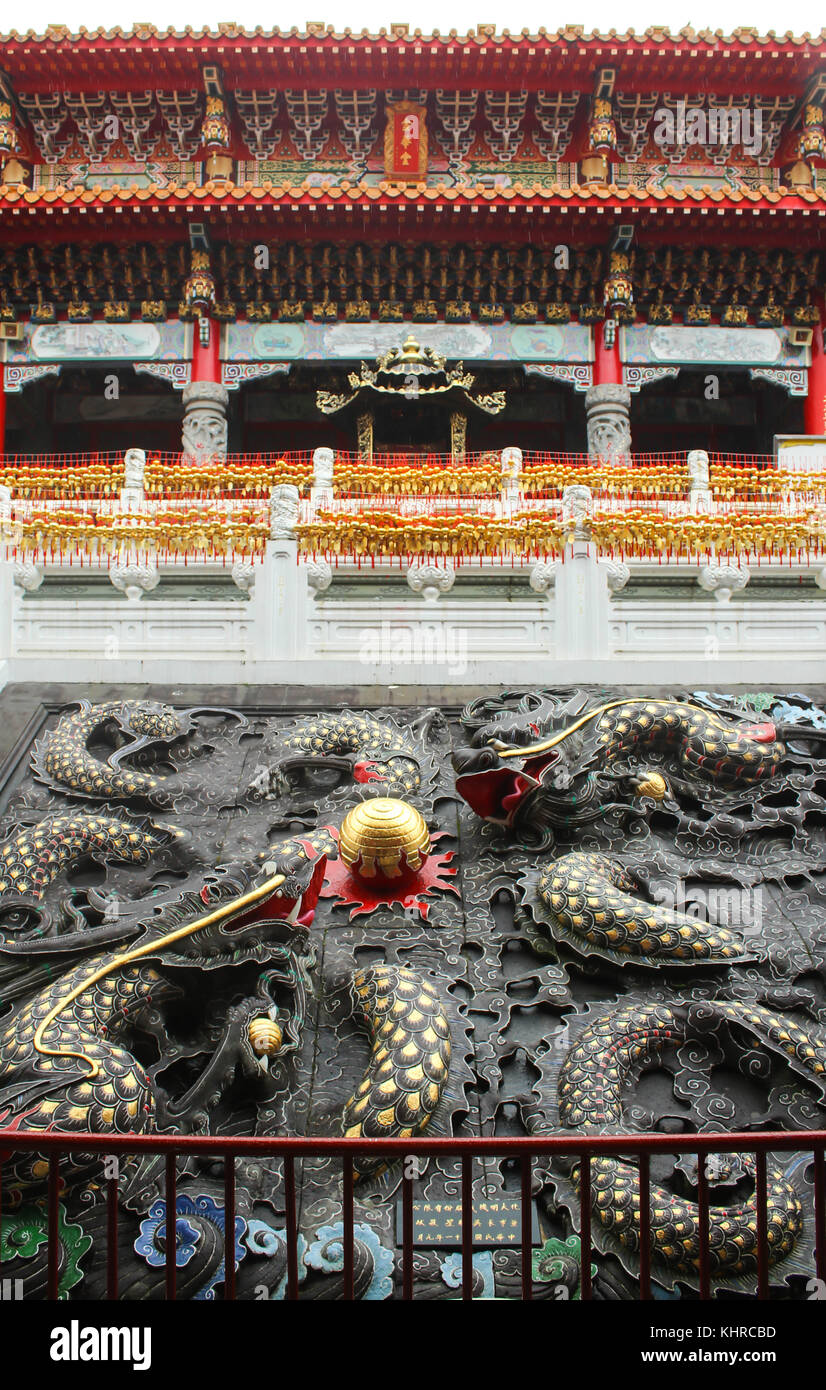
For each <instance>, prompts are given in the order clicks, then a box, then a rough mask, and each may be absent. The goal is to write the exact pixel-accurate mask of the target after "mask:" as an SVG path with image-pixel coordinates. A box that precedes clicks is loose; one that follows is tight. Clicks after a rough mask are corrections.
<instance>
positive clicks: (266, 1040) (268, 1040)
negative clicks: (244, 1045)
mask: <svg viewBox="0 0 826 1390" xmlns="http://www.w3.org/2000/svg"><path fill="white" fill-rule="evenodd" d="M248 1032H249V1040H250V1043H251V1045H252V1050H253V1052H254V1053H255V1055H256V1057H274V1056H275V1054H276V1052H280V1051H281V1044H282V1042H283V1041H284V1034H283V1033H282V1032H281V1029H280V1028H279V1026H278V1024H277V1023H276V1022H275V1019H273V1018H267V1016H266V1015H264V1016H263V1017H262V1018H253V1019H251V1020H250V1025H249V1030H248Z"/></svg>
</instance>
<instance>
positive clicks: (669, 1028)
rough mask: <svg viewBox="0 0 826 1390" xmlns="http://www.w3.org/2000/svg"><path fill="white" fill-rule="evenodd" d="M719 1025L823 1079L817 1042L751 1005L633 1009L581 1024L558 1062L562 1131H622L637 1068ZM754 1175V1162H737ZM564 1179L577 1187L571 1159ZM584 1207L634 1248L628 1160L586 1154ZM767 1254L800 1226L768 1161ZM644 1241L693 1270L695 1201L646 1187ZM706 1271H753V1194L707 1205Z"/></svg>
mask: <svg viewBox="0 0 826 1390" xmlns="http://www.w3.org/2000/svg"><path fill="white" fill-rule="evenodd" d="M719 1022H726V1023H729V1024H733V1025H735V1026H737V1027H740V1028H742V1029H744V1030H745V1031H746V1032H748V1033H750V1034H751V1035H752V1036H754V1037H756V1038H757V1039H758V1040H759V1041H760V1042H761V1043H762V1044H763V1045H764V1046H765V1047H768V1048H770V1049H771V1050H772V1051H774V1052H776V1053H778V1054H780V1056H782V1057H783V1058H784V1059H785V1061H786V1062H787V1063H788V1065H789V1066H790V1067H792V1069H793V1070H795V1071H797V1072H798V1073H800V1074H802V1075H804V1076H807V1077H808V1078H809V1079H813V1080H815V1081H816V1082H818V1083H822V1081H823V1078H824V1076H826V1044H825V1043H824V1041H823V1040H822V1039H820V1038H817V1037H815V1036H813V1035H811V1034H809V1033H807V1032H806V1031H805V1030H804V1029H802V1028H800V1027H799V1026H798V1025H797V1024H795V1023H793V1022H791V1021H790V1020H788V1019H786V1018H782V1017H781V1016H779V1015H777V1014H775V1013H773V1012H771V1011H770V1010H769V1009H766V1008H763V1007H762V1006H760V1005H757V1004H743V1003H740V1002H726V1001H721V1002H714V1003H707V1004H703V1005H685V1004H679V1005H667V1004H651V1005H648V1006H642V1007H640V1006H637V1005H632V1006H628V1007H626V1008H623V1009H619V1010H618V1011H617V1012H616V1013H613V1014H608V1015H605V1016H603V1017H601V1018H598V1019H596V1020H595V1021H594V1022H593V1023H591V1024H590V1025H589V1026H588V1027H587V1028H585V1029H584V1030H583V1032H582V1033H581V1035H580V1037H579V1039H578V1040H577V1042H576V1043H575V1045H574V1046H573V1047H572V1048H571V1050H570V1052H569V1053H568V1055H567V1057H566V1058H565V1061H564V1063H563V1065H562V1068H561V1071H560V1075H559V1083H558V1100H559V1117H560V1120H561V1122H562V1124H563V1125H565V1126H566V1127H567V1128H569V1129H583V1130H586V1131H591V1132H593V1131H603V1132H606V1133H610V1132H612V1131H615V1130H617V1129H621V1128H622V1127H623V1114H622V1095H623V1091H624V1089H625V1088H626V1087H627V1086H628V1085H631V1084H633V1083H634V1082H635V1081H636V1079H637V1078H638V1076H639V1075H640V1073H641V1072H642V1070H643V1069H644V1068H645V1067H647V1066H650V1065H652V1064H655V1063H656V1062H657V1061H658V1059H659V1058H660V1056H661V1055H662V1052H663V1050H664V1049H665V1048H666V1047H667V1046H668V1045H669V1044H671V1043H675V1042H676V1043H681V1042H683V1041H685V1039H686V1038H687V1037H688V1036H689V1035H692V1034H693V1033H695V1032H700V1031H702V1029H704V1028H707V1027H708V1025H709V1024H710V1023H711V1024H717V1023H719ZM741 1163H742V1165H743V1168H744V1170H745V1171H746V1172H748V1173H749V1174H750V1175H753V1174H754V1171H755V1165H754V1160H753V1159H752V1158H750V1157H744V1158H742V1159H741ZM572 1178H573V1181H574V1183H575V1185H576V1187H577V1188H579V1186H580V1180H581V1179H580V1168H579V1164H576V1165H575V1166H574V1168H573V1170H572ZM591 1181H592V1193H593V1197H592V1201H593V1211H594V1214H595V1217H596V1219H597V1221H598V1222H599V1224H600V1226H601V1227H602V1229H603V1230H604V1231H605V1232H607V1233H610V1234H611V1235H612V1236H613V1237H614V1238H615V1239H616V1240H617V1241H618V1242H619V1243H620V1245H621V1246H623V1247H624V1248H625V1249H626V1250H628V1251H631V1252H633V1253H634V1254H639V1246H640V1233H639V1221H640V1180H639V1173H638V1171H637V1169H636V1167H634V1166H633V1165H632V1164H631V1163H627V1162H622V1161H620V1160H618V1159H614V1158H606V1157H602V1156H601V1155H596V1156H594V1157H593V1158H592V1159H591ZM767 1194H768V1258H769V1262H770V1263H772V1264H775V1263H777V1262H778V1261H780V1260H782V1259H783V1258H784V1257H785V1256H786V1255H788V1254H789V1253H790V1252H791V1251H792V1249H793V1248H794V1245H795V1243H796V1241H797V1240H798V1238H799V1236H800V1234H801V1231H802V1228H803V1215H802V1208H801V1204H800V1200H799V1198H798V1195H797V1193H796V1191H795V1189H794V1187H793V1186H792V1185H791V1184H790V1183H789V1182H788V1181H786V1179H785V1178H784V1176H783V1173H782V1171H781V1170H780V1169H779V1168H778V1167H777V1166H776V1165H775V1164H772V1163H769V1164H767ZM650 1201H651V1238H652V1243H653V1252H654V1256H655V1258H657V1259H658V1260H659V1261H661V1262H662V1263H663V1264H664V1265H665V1266H666V1267H667V1268H668V1269H669V1270H670V1271H671V1272H672V1273H676V1274H683V1275H687V1274H691V1275H696V1273H697V1270H698V1268H699V1259H700V1220H699V1208H698V1205H697V1203H695V1202H692V1201H689V1200H686V1199H684V1198H682V1197H679V1196H675V1195H674V1194H673V1193H671V1192H670V1191H668V1190H666V1189H665V1188H662V1187H659V1186H657V1185H656V1184H652V1185H651V1189H650ZM709 1232H710V1239H709V1258H710V1268H711V1272H712V1273H717V1274H718V1275H720V1274H727V1275H734V1276H742V1275H747V1274H753V1273H754V1272H755V1270H756V1268H757V1209H756V1204H755V1201H754V1198H753V1197H752V1198H749V1199H748V1200H745V1201H741V1202H738V1203H737V1204H735V1205H732V1206H728V1207H716V1206H712V1207H711V1208H710V1227H709Z"/></svg>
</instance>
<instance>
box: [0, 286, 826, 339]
mask: <svg viewBox="0 0 826 1390" xmlns="http://www.w3.org/2000/svg"><path fill="white" fill-rule="evenodd" d="M136 308H137V314H136V313H135V309H136ZM342 309H343V318H344V321H345V322H346V323H371V322H373V321H377V322H379V323H404V322H405V321H406V320H407V319H408V318H409V319H411V320H412V322H413V323H440V322H446V323H472V322H478V323H489V324H495V323H505V322H506V321H508V319H509V320H510V322H512V323H515V324H534V323H552V324H567V323H572V322H577V321H578V322H579V323H581V324H586V325H587V324H595V323H599V322H600V321H601V320H602V319H604V318H606V317H612V318H615V319H618V320H619V321H620V322H623V323H631V322H634V321H635V320H639V321H640V322H647V323H649V324H653V325H662V324H671V323H675V322H680V320H681V321H682V323H683V324H685V325H686V326H688V327H693V328H696V327H705V326H708V325H709V324H711V323H712V322H713V320H714V317H715V316H716V315H718V316H719V321H720V323H721V324H722V325H723V326H724V327H743V326H745V325H746V324H748V323H749V322H753V323H754V324H755V325H756V326H757V327H758V328H779V327H780V326H781V325H782V324H783V323H784V322H789V323H790V324H792V325H793V326H795V327H810V326H812V325H815V324H817V323H818V322H819V313H818V309H817V306H816V305H814V304H811V303H809V304H798V305H796V306H794V307H793V308H791V309H785V308H784V306H783V305H781V304H776V303H774V302H773V296H772V295H770V296H769V299H768V301H767V302H766V303H765V304H763V305H759V306H758V307H757V308H750V306H749V305H747V304H740V303H737V302H732V303H728V304H722V305H711V304H709V303H703V302H702V301H701V299H700V292H699V291H695V300H694V303H692V304H687V305H683V306H680V305H675V304H672V303H668V302H667V301H665V300H664V298H663V297H662V296H661V295H660V294H658V296H657V297H656V299H655V301H654V302H653V303H650V304H648V305H641V306H636V305H635V304H634V301H633V289H632V288H631V287H630V282H626V280H625V279H624V278H622V277H620V278H619V280H617V279H615V280H613V281H610V282H607V283H606V294H605V301H604V303H603V304H599V303H598V302H596V301H594V302H592V303H585V304H579V305H574V306H572V305H571V304H569V303H567V302H565V301H563V302H558V303H553V304H545V305H541V304H538V303H536V301H534V300H528V301H527V302H525V303H522V304H513V305H510V306H506V305H504V304H501V303H484V302H482V303H479V304H476V305H474V304H472V303H471V302H470V301H469V300H463V301H452V300H449V301H448V302H447V303H445V304H438V303H437V302H436V301H435V300H415V301H414V302H413V303H412V304H406V303H404V302H403V301H399V300H380V301H379V303H378V305H377V306H375V308H374V305H373V303H372V301H370V300H363V301H354V302H347V303H345V304H344V305H343V306H342V305H339V304H336V303H334V302H328V303H315V302H312V301H305V300H291V301H286V300H282V301H281V303H280V304H269V303H265V302H263V301H260V302H259V301H250V302H249V303H248V304H246V305H245V306H242V308H240V309H239V308H238V306H236V305H235V304H233V303H228V302H225V301H220V300H216V301H215V302H214V303H212V304H210V305H208V306H207V305H204V306H199V305H197V304H195V305H194V304H192V303H190V302H187V301H184V300H182V301H180V303H179V304H178V305H177V306H171V305H168V304H167V302H166V301H165V300H141V301H140V302H139V304H138V305H135V304H133V303H132V301H130V300H107V301H105V302H104V304H103V306H102V309H101V310H100V314H99V315H98V313H97V312H96V310H95V308H93V306H92V304H91V303H90V302H89V301H87V300H79V301H77V302H71V301H70V302H69V303H68V304H67V306H66V317H67V319H68V321H69V323H91V322H93V320H94V319H95V318H96V317H98V316H100V317H102V318H103V321H104V322H105V323H131V322H133V321H134V320H135V318H136V317H137V318H139V319H141V320H142V321H143V322H144V323H162V322H164V321H165V320H166V319H167V318H169V317H172V318H175V317H177V318H179V319H182V320H184V321H185V322H191V321H192V320H194V319H198V318H200V317H201V316H202V314H204V313H209V315H210V317H212V318H213V319H215V320H216V321H218V322H222V323H234V322H235V321H236V319H237V318H238V317H239V315H242V314H243V315H245V316H246V319H247V322H249V323H271V322H277V323H304V322H306V321H307V320H308V319H309V320H310V321H312V322H313V323H336V322H338V321H340V319H341V318H342ZM170 310H172V312H171V313H170ZM59 317H60V314H59V312H58V306H57V305H56V304H54V303H49V302H46V301H41V302H40V303H39V304H35V305H34V306H31V307H30V306H29V305H26V308H25V312H24V311H23V310H22V309H21V308H18V307H15V306H14V305H11V304H2V305H0V323H15V322H17V321H18V320H20V319H21V318H30V319H31V322H32V323H36V324H41V323H56V322H57V321H58V318H59Z"/></svg>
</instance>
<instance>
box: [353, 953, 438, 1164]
mask: <svg viewBox="0 0 826 1390" xmlns="http://www.w3.org/2000/svg"><path fill="white" fill-rule="evenodd" d="M351 993H352V997H353V1001H354V1004H355V1006H356V1009H357V1010H358V1013H359V1014H360V1016H361V1018H362V1020H363V1022H364V1024H365V1026H366V1027H367V1029H368V1032H369V1034H370V1038H371V1042H372V1052H371V1056H370V1062H369V1065H368V1067H367V1071H366V1072H365V1075H364V1079H363V1080H362V1082H361V1083H360V1085H359V1086H358V1088H357V1090H356V1092H355V1094H354V1095H353V1096H351V1097H350V1099H349V1100H348V1102H347V1105H346V1106H345V1110H344V1133H345V1135H348V1136H354V1137H360V1136H362V1135H364V1136H365V1137H366V1138H376V1139H381V1138H384V1139H389V1138H403V1139H409V1138H410V1137H411V1136H412V1135H413V1134H416V1133H418V1132H419V1131H421V1130H423V1129H425V1128H426V1127H427V1125H428V1124H429V1123H430V1120H431V1118H432V1116H433V1112H434V1110H435V1109H436V1107H437V1105H438V1104H439V1101H440V1099H441V1096H442V1093H443V1091H444V1087H445V1085H446V1083H447V1078H448V1068H449V1066H450V1023H449V1021H448V1018H447V1015H446V1014H445V1011H444V1008H443V1006H442V1003H441V1001H440V999H439V996H438V994H437V992H436V990H435V988H434V987H433V985H432V984H431V983H430V981H429V980H428V979H427V978H426V977H425V976H423V975H420V974H419V973H418V972H416V971H413V970H409V969H407V968H405V967H403V966H396V965H377V966H371V967H369V968H367V969H365V970H360V971H358V972H357V973H356V975H355V976H354V977H353V982H352V987H351ZM381 1166H382V1165H381V1164H380V1163H379V1164H377V1165H374V1164H370V1163H369V1162H366V1161H361V1162H360V1171H361V1172H363V1173H366V1172H369V1171H371V1170H372V1171H374V1170H375V1168H376V1167H381Z"/></svg>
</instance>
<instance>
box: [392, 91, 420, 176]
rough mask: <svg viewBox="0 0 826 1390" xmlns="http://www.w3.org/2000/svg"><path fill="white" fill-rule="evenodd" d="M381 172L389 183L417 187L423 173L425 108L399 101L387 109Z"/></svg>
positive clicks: (409, 102)
mask: <svg viewBox="0 0 826 1390" xmlns="http://www.w3.org/2000/svg"><path fill="white" fill-rule="evenodd" d="M384 172H385V174H386V175H387V177H388V178H389V179H397V180H398V179H409V180H411V181H412V182H413V183H418V182H419V181H420V180H421V179H423V178H424V177H425V175H426V173H427V126H426V124H425V107H424V106H416V105H415V104H414V103H413V102H411V101H399V102H396V103H395V104H393V105H390V106H388V108H387V127H386V129H385V132H384Z"/></svg>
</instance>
